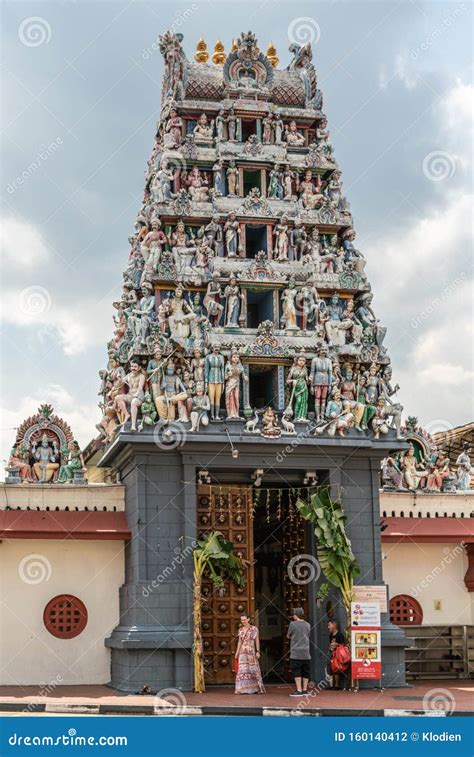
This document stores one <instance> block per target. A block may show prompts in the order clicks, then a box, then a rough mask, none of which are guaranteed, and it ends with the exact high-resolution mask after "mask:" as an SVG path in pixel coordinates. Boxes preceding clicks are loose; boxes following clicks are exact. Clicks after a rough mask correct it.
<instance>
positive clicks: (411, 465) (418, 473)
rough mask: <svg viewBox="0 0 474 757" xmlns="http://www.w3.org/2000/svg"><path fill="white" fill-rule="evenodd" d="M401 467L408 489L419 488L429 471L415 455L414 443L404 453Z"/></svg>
mask: <svg viewBox="0 0 474 757" xmlns="http://www.w3.org/2000/svg"><path fill="white" fill-rule="evenodd" d="M401 469H402V473H403V483H404V485H405V487H406V488H407V489H418V488H419V487H420V484H421V481H422V480H423V479H424V478H426V476H427V475H428V472H427V471H426V470H424V468H423V464H420V463H418V461H417V459H416V457H415V448H414V447H413V445H412V444H411V445H410V447H409V449H408V450H407V451H406V452H405V453H404V454H403V457H402V460H401Z"/></svg>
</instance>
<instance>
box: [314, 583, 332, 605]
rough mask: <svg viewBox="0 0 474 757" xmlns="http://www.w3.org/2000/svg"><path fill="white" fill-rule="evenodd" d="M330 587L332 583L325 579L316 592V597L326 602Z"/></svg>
mask: <svg viewBox="0 0 474 757" xmlns="http://www.w3.org/2000/svg"><path fill="white" fill-rule="evenodd" d="M329 587H330V583H329V582H328V581H325V582H324V583H322V584H321V586H320V587H319V589H318V591H317V592H316V599H317V600H318V601H319V602H324V600H325V599H327V596H328V594H329Z"/></svg>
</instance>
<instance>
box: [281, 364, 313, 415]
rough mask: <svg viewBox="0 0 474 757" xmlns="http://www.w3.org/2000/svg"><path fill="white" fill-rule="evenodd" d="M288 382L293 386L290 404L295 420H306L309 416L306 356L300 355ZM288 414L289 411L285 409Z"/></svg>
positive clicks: (290, 372)
mask: <svg viewBox="0 0 474 757" xmlns="http://www.w3.org/2000/svg"><path fill="white" fill-rule="evenodd" d="M286 383H287V384H288V386H289V387H290V388H291V395H290V401H289V403H288V405H289V406H291V407H292V409H293V417H294V419H295V421H306V420H307V416H308V394H309V392H308V368H307V367H306V357H305V356H304V355H298V357H297V358H296V362H295V363H294V365H292V366H291V368H290V370H289V372H288V377H287V380H286ZM285 412H286V414H288V413H287V411H285Z"/></svg>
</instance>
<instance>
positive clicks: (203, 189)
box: [186, 166, 209, 202]
mask: <svg viewBox="0 0 474 757" xmlns="http://www.w3.org/2000/svg"><path fill="white" fill-rule="evenodd" d="M186 184H187V186H188V193H189V196H190V197H191V199H192V200H193V202H207V201H208V200H209V186H208V181H207V179H206V178H205V177H203V176H201V174H200V172H199V168H198V167H197V166H194V167H193V168H192V169H191V171H190V172H189V174H188V176H187V178H186Z"/></svg>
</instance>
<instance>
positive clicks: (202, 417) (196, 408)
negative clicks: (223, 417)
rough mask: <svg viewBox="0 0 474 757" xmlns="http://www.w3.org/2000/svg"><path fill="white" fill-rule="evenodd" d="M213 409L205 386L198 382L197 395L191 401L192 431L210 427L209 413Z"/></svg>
mask: <svg viewBox="0 0 474 757" xmlns="http://www.w3.org/2000/svg"><path fill="white" fill-rule="evenodd" d="M210 409H211V403H210V400H209V397H208V396H207V394H205V393H204V384H203V383H201V382H198V383H197V384H196V394H195V395H194V396H193V398H192V401H191V412H190V416H189V417H190V420H191V428H190V431H193V432H195V431H199V429H200V426H201V425H202V426H204V427H206V426H208V425H209V411H210Z"/></svg>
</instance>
